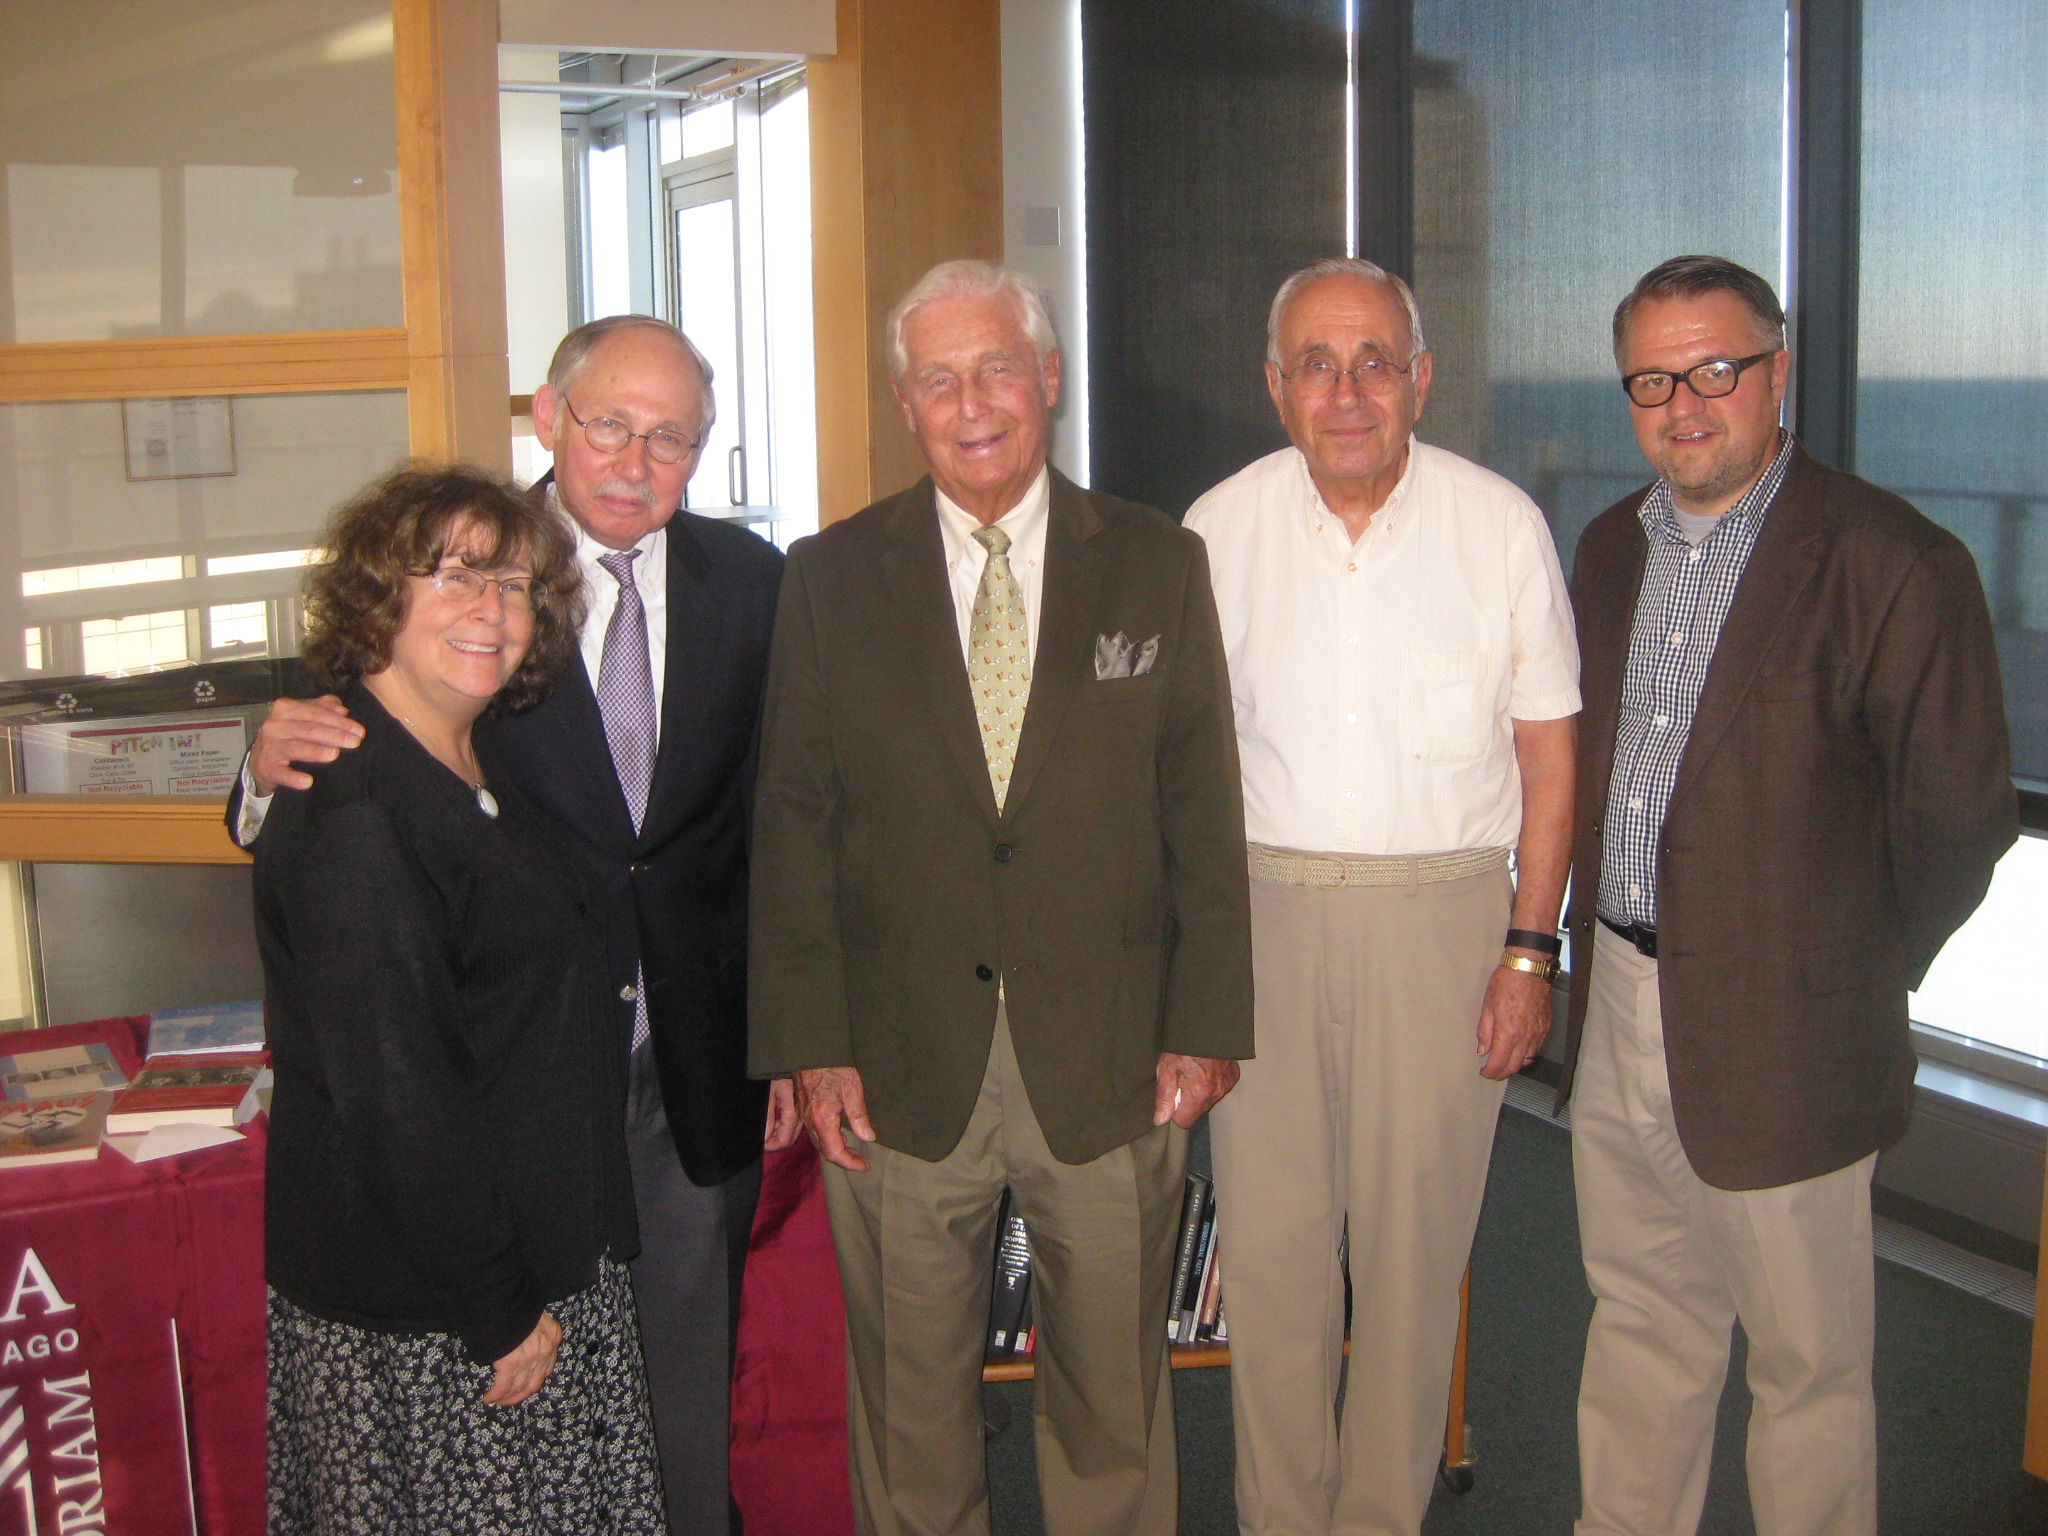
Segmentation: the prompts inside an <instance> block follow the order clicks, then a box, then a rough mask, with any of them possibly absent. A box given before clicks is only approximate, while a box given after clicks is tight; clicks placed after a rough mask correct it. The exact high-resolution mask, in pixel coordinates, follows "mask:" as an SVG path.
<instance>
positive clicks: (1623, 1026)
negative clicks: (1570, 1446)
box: [1572, 927, 1877, 1536]
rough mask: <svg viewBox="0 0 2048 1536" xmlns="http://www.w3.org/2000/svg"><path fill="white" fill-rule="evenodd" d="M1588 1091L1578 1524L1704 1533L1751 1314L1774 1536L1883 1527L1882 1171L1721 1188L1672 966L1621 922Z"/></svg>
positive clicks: (1768, 1535)
mask: <svg viewBox="0 0 2048 1536" xmlns="http://www.w3.org/2000/svg"><path fill="white" fill-rule="evenodd" d="M1597 934H1598V937H1597V939H1596V940H1595V946H1594V961H1593V981H1592V996H1591V999H1590V1000H1589V1005H1588V1007H1587V1011H1586V1031H1585V1039H1584V1042H1583V1044H1582V1045H1581V1046H1580V1049H1579V1068H1578V1080H1577V1086H1576V1088H1575V1089H1574V1090H1573V1095H1572V1165H1573V1169H1574V1172H1575V1175H1576V1178H1577V1182H1578V1194H1579V1237H1580V1241H1581V1242H1582V1243H1583V1245H1584V1247H1585V1255H1586V1280H1587V1283H1588V1284H1589V1285H1591V1286H1592V1288H1593V1295H1594V1297H1595V1301H1594V1307H1593V1326H1592V1330H1591V1332H1590V1333H1589V1334H1588V1335H1587V1338H1586V1365H1585V1371H1584V1373H1583V1375H1582V1376H1581V1378H1580V1383H1579V1468H1580V1485H1581V1489H1582V1491H1583V1497H1584V1506H1583V1511H1582V1513H1581V1514H1580V1516H1579V1522H1578V1525H1577V1526H1576V1527H1575V1531H1576V1536H1691V1533H1692V1532H1693V1531H1695V1530H1696V1529H1697V1528H1698V1526H1699V1521H1700V1506H1701V1503H1702V1501H1703V1500H1704V1499H1705V1497H1706V1489H1707V1464H1708V1462H1709V1460H1710V1459H1711V1457H1712V1455H1713V1449H1714V1415H1715V1408H1716V1405H1717V1404H1718V1403H1719V1402H1720V1400H1721V1384H1722V1381H1723V1380H1724V1379H1725V1378H1726V1376H1727V1373H1728V1346H1729V1334H1730V1330H1731V1329H1732V1327H1733V1325H1734V1323H1735V1321H1736V1319H1737V1318H1738V1317H1739V1318H1740V1319H1741V1321H1742V1327H1743V1331H1744V1332H1745V1333H1746V1334H1747V1335H1748V1337H1749V1388H1750V1392H1751V1394H1752V1396H1753V1398H1754V1401H1753V1403H1752V1405H1751V1407H1750V1414H1749V1457H1748V1461H1749V1501H1750V1507H1751V1509H1752V1510H1753V1511H1754V1512H1755V1516H1756V1529H1757V1536H1870V1533H1871V1532H1873V1531H1875V1530H1876V1528H1877V1410H1876V1406H1875V1403H1874V1402H1873V1400H1872V1397H1871V1390H1870V1362H1871V1343H1872V1333H1873V1326H1874V1325H1873V1312H1872V1300H1871V1288H1872V1278H1871V1255H1870V1173H1871V1169H1872V1167H1873V1166H1874V1165H1875V1163H1876V1161H1877V1159H1876V1156H1875V1155H1874V1154H1873V1155H1872V1156H1870V1157H1866V1158H1864V1159H1863V1160H1862V1161H1861V1162H1857V1163H1852V1164H1851V1165H1850V1166H1849V1167H1847V1168H1843V1169H1839V1170H1838V1171H1836V1172H1834V1173H1830V1174H1825V1175H1823V1176H1822V1177H1820V1178H1817V1179H1806V1180H1803V1181H1802V1182H1800V1183H1797V1184H1786V1185H1783V1186H1781V1187H1779V1188H1776V1189H1754V1190H1740V1191H1737V1190H1725V1189H1716V1188H1714V1187H1713V1186H1712V1185H1709V1184H1705V1183H1702V1182H1701V1180H1700V1179H1699V1177H1698V1176H1697V1175H1696V1174H1695V1173H1694V1172H1693V1171H1692V1165H1691V1163H1690V1162H1688V1161H1687V1160H1686V1156H1685V1149H1684V1148H1683V1147H1682V1146H1680V1145H1679V1140H1678V1132H1677V1130H1676V1128H1675V1126H1674V1124H1673V1120H1672V1111H1671V1083H1670V1076H1669V1073H1668V1071H1667V1069H1666V1066H1665V1062H1664V1026H1663V1017H1662V1011H1661V1009H1660V1006H1659V1000H1658V993H1657V962H1656V961H1654V960H1649V959H1645V958H1644V957H1643V956H1641V955H1639V954H1637V953H1636V951H1635V948H1634V946H1633V945H1630V944H1627V943H1625V942H1623V941H1622V940H1621V939H1619V938H1617V937H1616V936H1615V935H1614V934H1612V933H1609V932H1608V931H1607V929H1606V928H1604V927H1602V928H1600V929H1598V930H1597Z"/></svg>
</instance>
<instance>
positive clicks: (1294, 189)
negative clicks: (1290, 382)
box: [1083, 0, 1346, 516]
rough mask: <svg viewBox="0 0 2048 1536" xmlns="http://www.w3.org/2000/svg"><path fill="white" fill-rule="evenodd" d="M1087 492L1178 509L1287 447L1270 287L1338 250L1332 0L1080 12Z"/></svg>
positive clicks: (1339, 93)
mask: <svg viewBox="0 0 2048 1536" xmlns="http://www.w3.org/2000/svg"><path fill="white" fill-rule="evenodd" d="M1083 26H1084V29H1085V30H1084V34H1083V58H1084V60H1085V63H1084V81H1083V89H1084V93H1085V95H1084V106H1085V112H1086V122H1087V130H1086V131H1087V180H1088V330H1089V368H1090V376H1091V384H1090V390H1089V395H1090V401H1089V436H1090V457H1091V460H1092V473H1093V479H1094V482H1095V484H1096V485H1097V486H1098V487H1099V488H1101V489H1103V490H1107V491H1112V492H1115V493H1116V494H1118V495H1123V496H1129V497H1131V498H1133V499H1135V500H1138V501H1142V502H1146V503H1148V504H1150V505H1152V506H1156V507H1159V508H1161V509H1163V510H1165V511H1168V512H1171V513H1173V514H1174V515H1176V516H1178V515H1179V514H1180V513H1181V512H1183V511H1185V510H1186V509H1187V506H1188V504H1189V503H1190V502H1192V501H1193V500H1194V499H1195V498H1196V497H1197V496H1199V495H1201V493H1202V492H1203V491H1205V490H1207V489H1208V488H1209V487H1210V486H1212V485H1214V484H1215V483H1216V482H1217V481H1218V480H1221V479H1223V478H1224V477H1225V476H1226V475H1230V474H1232V473H1234V472H1236V471H1237V470H1239V469H1241V468H1243V467H1244V466H1245V465H1246V464H1247V463H1249V462H1250V461H1251V460H1252V459H1255V458H1257V457H1258V456H1260V455H1261V454H1264V453H1269V452H1271V451H1272V450H1273V449H1275V448H1278V447H1281V446H1284V444H1285V443H1286V436H1285V435H1284V434H1283V433H1282V432H1281V430H1280V426H1279V423H1278V421H1277V420H1276V419H1275V416H1274V413H1273V407H1272V403H1271V402H1270V401H1269V400H1268V399H1267V397H1266V389H1265V380H1264V373H1263V364H1264V359H1265V350H1266V333H1265V326H1266V308H1267V305H1268V304H1269V302H1270V301H1271V299H1272V296H1273V290H1274V289H1276V288H1277V287H1279V285H1280V281H1281V279H1282V278H1284V277H1286V276H1287V274H1288V273H1289V272H1292V271H1294V270H1295V269H1296V268H1298V267H1302V266H1305V265H1307V264H1308V263H1309V262H1311V261H1313V260H1315V259H1316V258H1317V257H1321V256H1331V255H1342V254H1343V253H1344V243H1345V242H1344V236H1345V230H1344V221H1345V208H1346V197H1345V185H1344V181H1345V166H1346V156H1345V143H1344V129H1345V32H1344V5H1343V0H1259V3H1251V0H1179V3H1176V4H1174V5H1170V6H1164V5H1159V4H1157V3H1152V0H1142V3H1141V0H1084V7H1083Z"/></svg>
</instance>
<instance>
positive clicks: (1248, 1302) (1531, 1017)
mask: <svg viewBox="0 0 2048 1536" xmlns="http://www.w3.org/2000/svg"><path fill="white" fill-rule="evenodd" d="M1268 338H1269V340H1268V352H1267V361H1266V383H1267V388H1268V390H1269V391H1270V392H1271V394H1272V397H1273V403H1274V405H1275V406H1276V407H1277V408H1278V410H1279V412H1280V419H1281V421H1282V423H1283V424H1284V425H1285V426H1286V428H1287V434H1288V437H1289V438H1290V439H1291V440H1292V442H1293V446H1292V447H1290V448H1285V449H1282V450H1281V451H1280V452H1278V453H1275V454H1271V455H1268V456H1267V457H1266V458H1263V459H1260V460H1259V461H1257V462H1256V463H1254V464H1252V465H1250V466H1249V467H1248V468H1246V469H1244V470H1242V471H1241V472H1239V473H1238V474H1236V475H1233V476H1232V477H1231V478H1230V479H1228V480H1226V481H1224V482H1223V483H1222V484H1221V485H1219V486H1217V487H1216V488H1215V489H1214V490H1212V491H1210V492H1209V493H1208V494H1207V495H1206V496H1204V497H1203V498H1202V499H1201V500H1200V501H1198V502H1197V503H1196V504H1195V506H1194V507H1193V509H1192V510H1191V511H1190V512H1189V513H1188V516H1187V526H1188V527H1190V528H1192V529H1194V530H1195V531H1196V532H1198V533H1200V534H1201V535H1202V537H1203V538H1204V539H1205V540H1207V542H1208V545H1209V558H1210V566H1211V570H1212V572H1213V576H1214V581H1215V587H1216V602H1217V607H1218V609H1219V611H1220V613H1221V616H1222V623H1223V637H1224V644H1225V647H1226V649H1227V651H1228V654H1229V659H1230V676H1231V690H1232V693H1233V695H1234V696H1235V702H1236V710H1237V733H1238V751H1239V755H1240V757H1241V759H1242V763H1243V772H1244V797H1245V827H1246V835H1247V837H1248V838H1249V839H1250V842H1251V848H1250V858H1251V865H1252V946H1253V963H1254V967H1255V975H1256V988H1257V1015H1256V1031H1257V1036H1258V1042H1259V1050H1258V1058H1257V1059H1256V1060H1255V1061H1250V1062H1246V1063H1245V1065H1244V1078H1243V1081H1242V1084H1241V1085H1240V1087H1239V1088H1238V1090H1237V1092H1236V1093H1235V1094H1234V1095H1232V1096H1231V1097H1230V1098H1228V1099H1226V1100H1225V1101H1223V1102H1222V1103H1221V1104H1219V1105H1218V1106H1217V1107H1216V1109H1215V1111H1214V1112H1213V1115H1212V1127H1213V1132H1214V1138H1215V1160H1216V1177H1217V1211H1218V1217H1219V1220H1220V1222H1221V1232H1222V1238H1221V1244H1220V1249H1219V1251H1220V1252H1221V1254H1222V1255H1223V1265H1224V1274H1225V1275H1226V1276H1227V1284H1226V1287H1225V1296H1226V1302H1225V1307H1226V1311H1227V1313H1228V1315H1229V1318H1230V1342H1231V1362H1232V1372H1231V1375H1232V1391H1233V1395H1234V1403H1235V1412H1236V1428H1237V1508H1238V1520H1239V1528H1240V1529H1241V1530H1243V1531H1245V1532H1247V1533H1274V1536H1277V1533H1282V1532H1286V1533H1294V1532H1311V1531H1312V1532H1329V1531H1344V1532H1347V1533H1349V1532H1372V1533H1376V1536H1378V1533H1384V1536H1413V1533H1414V1532H1416V1531H1417V1530H1418V1529H1419V1526H1420V1522H1421V1518H1422V1512H1423V1509H1424V1506H1425V1505H1426V1504H1427V1502H1428V1499H1429V1490H1430V1486H1431V1481H1432V1478H1433V1476H1434V1474H1435V1470H1436V1465H1437V1461H1438V1457H1439V1454H1440V1450H1441V1447H1442V1443H1443V1428H1444V1407H1445V1402H1446V1399H1447V1396H1448V1392H1449V1386H1450V1373H1451V1359H1452V1353H1453V1349H1454V1346H1455V1341H1456V1336H1457V1320H1458V1284H1459V1279H1460V1277H1461V1275H1462V1274H1463V1272H1464V1268H1465V1263H1466V1259H1467V1257H1468V1256H1469V1254H1470V1251H1471V1246H1472V1232H1473V1228H1474V1226H1475V1225H1476V1224H1477V1221H1478V1217H1479V1202H1480V1196H1481V1194H1482V1192H1483V1190H1484V1187H1485V1183H1486V1164H1487V1158H1488V1155H1489V1153H1490V1152H1491V1149H1492V1144H1493V1127H1494V1121H1495V1118H1496V1116H1497V1114H1498V1112H1499V1108H1500V1102H1501V1094H1502V1091H1503V1085H1504V1080H1505V1079H1506V1078H1507V1077H1508V1076H1509V1075H1510V1074H1512V1073H1514V1072H1517V1071H1519V1070H1520V1069H1521V1068H1523V1067H1525V1066H1527V1065H1528V1064H1529V1062H1530V1061H1532V1060H1533V1059H1534V1057H1535V1055H1536V1051H1537V1048H1538V1047H1539V1046H1540V1045H1541V1044H1542V1043H1543V1037H1544V1034H1545V1033H1546V1031H1547V1030H1548V1029H1549V1025H1550V982H1551V979H1552V977H1553V975H1554V974H1555V969H1556V955H1557V952H1558V939H1557V921H1558V908H1559V904H1560V902H1561V901H1562V899H1563V895H1564V886H1565V875H1566V871H1567V868H1568V866H1569V860H1570V826H1571V805H1572V761H1573V734H1572V733H1573V720H1574V717H1575V716H1576V714H1577V712H1578V708H1579V691H1578V652H1577V648H1576V646H1575V643H1574V641H1573V637H1572V621H1571V612H1570V607H1569V604H1568V601H1567V599H1566V596H1565V587H1564V579H1563V576H1562V574H1561V573H1560V571H1559V569H1558V563H1557V555H1556V551H1555V550H1554V549H1553V548H1552V545H1551V540H1550V534H1549V531H1548V529H1547V528H1546V527H1545V526H1544V522H1543V517H1542V514H1541V513H1540V512H1538V511H1537V509H1536V507H1535V505H1534V504H1533V503H1532V502H1531V501H1530V500H1529V498H1528V497H1527V496H1525V495H1523V494H1522V493H1521V492H1520V491H1519V490H1517V489H1516V488H1515V487H1514V486H1512V485H1510V484H1509V483H1508V482H1507V481H1505V480H1503V479H1501V478H1500V477H1499V476H1498V475H1495V474H1492V473H1491V472H1489V471H1487V470H1484V469H1481V468H1479V467H1478V466H1477V465H1475V464H1470V463H1467V462H1466V461H1465V460H1463V459H1460V458H1458V457H1457V456H1456V455H1455V454H1450V453H1446V452H1445V451H1443V450H1442V449H1440V448H1432V447H1430V446H1429V445H1427V444H1425V443H1418V442H1416V441H1415V440H1414V438H1413V436H1412V432H1413V428H1414V425H1415V423H1416V421H1417V420H1418V419H1419V418H1420V416H1421V413H1422V406H1423V401H1424V399H1425V398H1426V397H1427V395H1428V393H1429V382H1430V367H1431V359H1430V355H1429V353H1428V352H1427V351H1426V350H1425V349H1424V342H1423V337H1422V327H1421V320H1420V316H1419V315H1418V313H1417V311H1416V308H1415V300H1414V296H1413V295H1412V294H1411V293H1410V292H1409V291H1408V288H1407V286H1406V285H1405V284H1404V283H1402V282H1401V281H1400V279H1398V278H1395V277H1391V276H1389V275H1388V274H1387V273H1385V272H1383V271H1382V270H1381V269H1380V268H1378V267H1376V266H1373V265H1372V264H1371V263H1369V262H1362V261H1352V260H1329V261H1321V262H1317V263H1316V264H1315V265H1313V266H1311V267H1308V268H1306V269H1304V270H1303V271H1301V272H1299V273H1296V274H1295V275H1294V276H1293V277H1291V278H1289V279H1288V280H1287V282H1286V283H1285V284H1283V285H1282V286H1281V289H1280V292H1279V294H1278V296H1277V297H1276V298H1275V299H1274V302H1273V310H1272V315H1271V320H1270V324H1269V331H1268ZM1511 858H1512V869H1511V864H1510V860H1511ZM1347 1225H1348V1228H1349V1233H1350V1245H1349V1247H1350V1255H1351V1260H1350V1267H1351V1280H1352V1295H1353V1304H1352V1328H1351V1340H1352V1347H1351V1367H1350V1374H1349V1385H1348V1387H1347V1389H1346V1397H1345V1407H1344V1419H1343V1424H1342V1428H1341V1430H1340V1429H1339V1427H1338V1424H1337V1422H1336V1418H1335V1414H1334V1412H1333V1409H1332V1402H1333V1399H1334V1397H1335V1394H1336V1388H1337V1380H1338V1371H1339V1369H1340V1366H1341V1363H1342V1352H1343V1340H1344V1321H1345V1319H1344V1276H1343V1274H1342V1272H1341V1271H1340V1269H1339V1264H1338V1243H1339V1240H1340V1238H1341V1237H1342V1235H1343V1234H1344V1232H1345V1230H1346V1228H1347Z"/></svg>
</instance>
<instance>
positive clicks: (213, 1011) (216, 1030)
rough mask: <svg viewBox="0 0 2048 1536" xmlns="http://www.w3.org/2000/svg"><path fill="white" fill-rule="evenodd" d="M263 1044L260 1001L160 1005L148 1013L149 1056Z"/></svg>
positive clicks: (243, 1049)
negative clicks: (160, 1006)
mask: <svg viewBox="0 0 2048 1536" xmlns="http://www.w3.org/2000/svg"><path fill="white" fill-rule="evenodd" d="M263 1046H264V1037H263V1004H261V1003H260V1002H257V1003H208V1004H206V1005H204V1006H203V1007H198V1008H161V1009H158V1010H157V1011H156V1012H155V1013H152V1014H151V1015H150V1016H149V1051H148V1054H149V1055H150V1056H202V1055H203V1056H212V1055H221V1054H237V1055H246V1054H248V1053H249V1052H252V1051H260V1050H262V1049H263Z"/></svg>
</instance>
